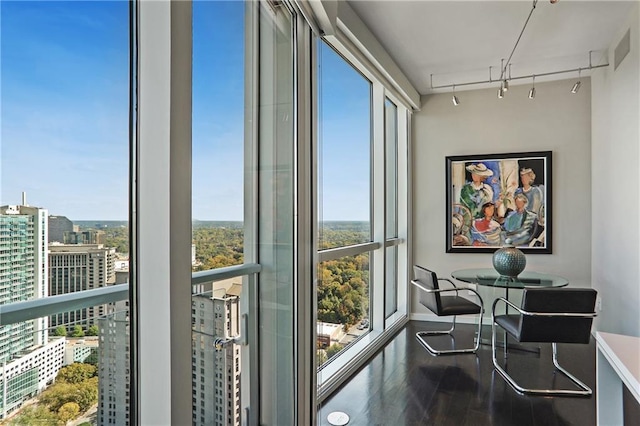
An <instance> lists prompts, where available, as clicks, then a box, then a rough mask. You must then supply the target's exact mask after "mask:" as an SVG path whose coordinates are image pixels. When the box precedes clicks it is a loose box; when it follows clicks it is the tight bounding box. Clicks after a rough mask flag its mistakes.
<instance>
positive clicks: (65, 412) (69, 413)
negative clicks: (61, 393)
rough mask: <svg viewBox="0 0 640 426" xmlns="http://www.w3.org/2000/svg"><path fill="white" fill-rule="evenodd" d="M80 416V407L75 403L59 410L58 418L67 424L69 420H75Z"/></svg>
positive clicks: (70, 403)
mask: <svg viewBox="0 0 640 426" xmlns="http://www.w3.org/2000/svg"><path fill="white" fill-rule="evenodd" d="M78 414H80V406H79V405H78V404H76V403H75V402H67V403H66V404H63V405H62V407H60V409H59V410H58V418H59V419H60V421H63V422H65V424H66V422H68V421H69V420H73V419H75V418H76V417H78Z"/></svg>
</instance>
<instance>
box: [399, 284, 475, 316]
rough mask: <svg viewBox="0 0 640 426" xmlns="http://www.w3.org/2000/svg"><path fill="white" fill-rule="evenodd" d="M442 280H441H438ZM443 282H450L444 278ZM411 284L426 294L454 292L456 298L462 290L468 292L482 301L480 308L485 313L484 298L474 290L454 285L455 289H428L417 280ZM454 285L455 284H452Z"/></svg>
mask: <svg viewBox="0 0 640 426" xmlns="http://www.w3.org/2000/svg"><path fill="white" fill-rule="evenodd" d="M438 279H440V278H438ZM442 279H443V280H446V281H449V280H448V279H447V278H442ZM411 284H413V285H415V286H416V287H418V288H419V289H420V290H422V291H424V292H425V293H445V292H452V291H454V292H455V293H456V296H458V292H459V291H461V290H468V291H470V292H472V293H473V294H474V295H475V296H476V297H477V298H478V300H479V301H480V308H481V309H482V313H484V301H483V300H482V297H480V294H479V293H478V292H477V291H475V290H474V289H472V288H468V287H456V286H455V284H454V288H439V289H433V288H427V287H425V286H423V285H422V284H420V283H419V282H418V281H416V280H411ZM452 284H453V283H452Z"/></svg>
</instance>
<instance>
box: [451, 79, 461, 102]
mask: <svg viewBox="0 0 640 426" xmlns="http://www.w3.org/2000/svg"><path fill="white" fill-rule="evenodd" d="M451 102H453V105H455V106H458V105H460V101H459V100H458V97H457V96H456V85H455V84H454V85H453V96H452V97H451Z"/></svg>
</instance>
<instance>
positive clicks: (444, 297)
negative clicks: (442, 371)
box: [411, 265, 484, 355]
mask: <svg viewBox="0 0 640 426" xmlns="http://www.w3.org/2000/svg"><path fill="white" fill-rule="evenodd" d="M413 272H414V275H415V280H412V281H411V283H412V284H413V285H415V286H416V287H417V288H418V289H420V295H419V299H418V300H419V301H420V303H421V304H422V305H423V306H424V307H426V308H427V309H429V310H430V311H432V312H433V313H435V314H436V315H437V316H439V317H446V316H448V317H453V321H452V325H451V328H450V329H449V330H437V331H420V332H418V333H416V338H417V339H418V341H419V342H420V343H422V345H423V346H424V347H425V348H426V349H427V350H428V351H429V352H430V353H432V354H434V355H443V354H461V353H475V352H476V351H477V350H478V345H480V333H481V331H482V314H483V313H484V308H483V307H482V298H481V297H480V295H479V294H478V292H477V291H475V290H473V289H470V288H465V289H461V288H460V289H459V288H458V287H456V285H455V284H454V282H453V281H451V280H450V279H448V278H438V276H437V275H436V273H435V272H433V271H430V270H428V269H426V268H423V267H421V266H418V265H414V266H413ZM438 281H447V282H449V284H450V285H451V288H440V287H439V285H438ZM460 291H465V292H470V293H473V294H474V295H475V296H476V298H477V299H478V301H479V302H480V303H479V304H478V303H474V302H473V301H471V300H469V299H467V298H465V297H461V296H459V295H458V292H460ZM457 315H477V316H478V332H477V333H478V338H477V339H476V341H475V346H474V347H472V348H464V349H462V348H460V349H459V348H455V349H451V350H437V349H435V348H434V347H433V346H431V345H429V343H428V342H427V340H426V339H425V338H426V337H427V336H437V335H443V334H448V335H450V336H452V334H451V333H452V332H453V331H454V330H455V327H456V316H457ZM452 338H453V336H452Z"/></svg>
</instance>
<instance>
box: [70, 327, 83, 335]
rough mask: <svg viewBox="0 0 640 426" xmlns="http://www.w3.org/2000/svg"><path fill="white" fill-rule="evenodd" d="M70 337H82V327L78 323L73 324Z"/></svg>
mask: <svg viewBox="0 0 640 426" xmlns="http://www.w3.org/2000/svg"><path fill="white" fill-rule="evenodd" d="M71 337H84V331H83V330H82V327H81V326H79V325H76V326H74V327H73V331H72V332H71Z"/></svg>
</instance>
